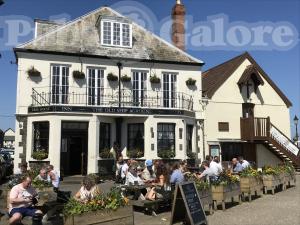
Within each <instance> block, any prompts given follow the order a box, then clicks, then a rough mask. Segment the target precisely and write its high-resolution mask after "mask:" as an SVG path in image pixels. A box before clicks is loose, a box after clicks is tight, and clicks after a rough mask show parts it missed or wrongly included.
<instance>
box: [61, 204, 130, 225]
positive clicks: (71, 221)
mask: <svg viewBox="0 0 300 225" xmlns="http://www.w3.org/2000/svg"><path fill="white" fill-rule="evenodd" d="M64 224H65V225H91V224H93V225H98V224H101V225H111V224H119V225H133V224H134V220H133V210H132V206H125V207H121V208H119V209H117V210H116V211H112V210H99V211H95V212H87V213H83V214H81V215H76V216H70V217H66V218H65V222H64Z"/></svg>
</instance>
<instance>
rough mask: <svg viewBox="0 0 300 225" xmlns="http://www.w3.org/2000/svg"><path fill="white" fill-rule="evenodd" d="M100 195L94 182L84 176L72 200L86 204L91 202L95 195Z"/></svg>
mask: <svg viewBox="0 0 300 225" xmlns="http://www.w3.org/2000/svg"><path fill="white" fill-rule="evenodd" d="M100 193H101V191H100V189H99V187H98V186H97V185H96V184H95V181H94V180H93V179H91V178H90V177H88V176H86V177H84V179H83V182H82V186H81V188H80V190H79V191H78V192H77V193H76V195H75V196H74V198H75V199H76V200H77V201H80V202H83V203H86V202H88V201H91V200H93V199H94V198H95V197H96V196H97V195H99V194H100Z"/></svg>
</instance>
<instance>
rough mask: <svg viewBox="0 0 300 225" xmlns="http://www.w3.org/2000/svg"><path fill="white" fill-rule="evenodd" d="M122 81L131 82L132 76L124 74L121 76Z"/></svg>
mask: <svg viewBox="0 0 300 225" xmlns="http://www.w3.org/2000/svg"><path fill="white" fill-rule="evenodd" d="M121 81H122V82H130V81H131V77H129V76H127V75H124V76H122V77H121Z"/></svg>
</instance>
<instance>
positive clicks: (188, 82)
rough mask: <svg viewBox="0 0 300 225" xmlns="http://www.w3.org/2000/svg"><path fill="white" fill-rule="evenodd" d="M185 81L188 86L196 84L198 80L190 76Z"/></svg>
mask: <svg viewBox="0 0 300 225" xmlns="http://www.w3.org/2000/svg"><path fill="white" fill-rule="evenodd" d="M185 83H186V85H188V86H194V85H195V84H196V80H195V79H193V78H189V79H188V80H186V81H185Z"/></svg>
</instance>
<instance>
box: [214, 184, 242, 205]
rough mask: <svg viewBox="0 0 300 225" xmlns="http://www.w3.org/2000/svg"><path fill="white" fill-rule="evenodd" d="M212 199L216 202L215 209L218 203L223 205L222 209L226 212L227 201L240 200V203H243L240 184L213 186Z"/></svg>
mask: <svg viewBox="0 0 300 225" xmlns="http://www.w3.org/2000/svg"><path fill="white" fill-rule="evenodd" d="M211 192H212V198H213V201H214V208H215V209H216V208H217V205H218V203H221V204H222V209H223V210H225V201H226V200H228V199H230V200H232V201H233V200H234V198H235V197H237V198H238V202H239V203H240V202H241V187H240V183H239V182H237V183H231V184H220V185H212V186H211Z"/></svg>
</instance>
